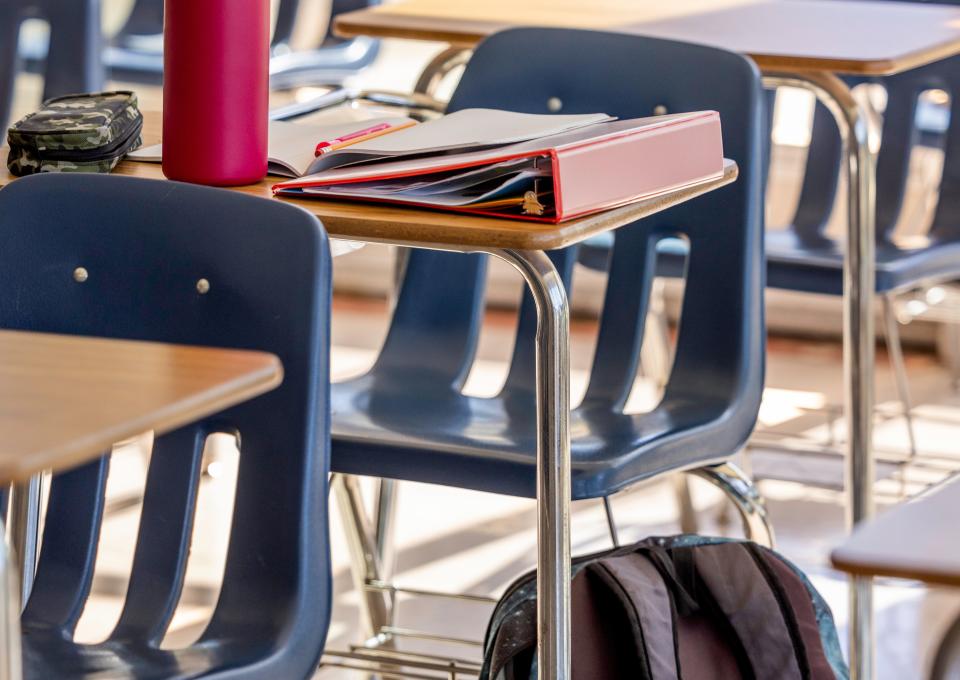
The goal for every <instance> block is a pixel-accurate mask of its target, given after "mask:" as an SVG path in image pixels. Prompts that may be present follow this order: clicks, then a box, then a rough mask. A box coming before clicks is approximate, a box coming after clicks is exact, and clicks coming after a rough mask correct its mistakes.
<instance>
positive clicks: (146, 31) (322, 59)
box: [105, 0, 380, 89]
mask: <svg viewBox="0 0 960 680" xmlns="http://www.w3.org/2000/svg"><path fill="white" fill-rule="evenodd" d="M372 4H375V0H331V3H330V17H329V20H328V22H327V27H326V30H325V32H324V34H323V36H322V37H321V39H320V42H319V43H318V45H317V46H316V47H315V48H313V49H309V50H295V49H294V48H293V46H292V40H293V36H294V31H295V29H296V28H297V25H298V22H300V21H302V19H301V18H300V13H301V11H302V10H301V5H300V0H279V2H278V3H277V7H276V11H277V14H276V21H275V24H274V32H273V37H272V40H271V48H270V49H271V61H270V73H271V85H272V87H274V88H275V89H292V88H295V87H303V86H306V85H341V84H342V83H343V81H344V79H346V78H348V77H350V76H353V75H356V74H357V72H358V71H360V70H361V69H363V68H365V67H366V66H369V65H370V64H371V63H372V62H373V60H374V59H375V58H376V56H377V53H378V51H379V48H380V43H379V41H377V40H373V39H371V38H365V37H360V38H353V39H350V40H343V39H341V38H338V37H336V36H335V35H333V30H332V29H333V21H334V19H335V18H336V17H337V15H339V14H341V13H343V12H350V11H353V10H356V9H362V8H364V7H368V6H370V5H372ZM162 33H163V0H136V3H135V4H134V7H133V9H132V11H131V13H130V16H129V17H128V19H127V22H126V23H125V24H124V26H123V27H122V28H121V29H120V31H119V32H118V33H117V35H115V36H114V37H113V39H112V40H111V41H110V45H109V47H108V48H107V50H106V52H105V61H106V64H107V66H108V68H109V71H110V74H111V77H112V78H113V79H116V80H122V81H131V82H141V83H151V84H159V83H161V82H162V81H163V39H162Z"/></svg>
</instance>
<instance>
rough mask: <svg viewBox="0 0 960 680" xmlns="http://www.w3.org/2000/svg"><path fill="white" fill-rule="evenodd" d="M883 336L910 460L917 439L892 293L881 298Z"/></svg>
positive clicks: (915, 454)
mask: <svg viewBox="0 0 960 680" xmlns="http://www.w3.org/2000/svg"><path fill="white" fill-rule="evenodd" d="M882 300H883V322H884V335H885V336H886V340H887V353H888V354H889V355H890V367H891V368H892V369H893V377H894V379H895V381H896V383H897V394H898V395H899V396H900V403H901V405H902V407H903V418H904V420H905V421H906V423H907V437H908V439H909V442H910V458H911V459H914V458H916V457H917V439H916V433H915V430H914V427H913V404H912V401H911V399H910V384H909V382H908V379H907V366H906V363H905V362H904V360H903V344H902V343H901V342H900V327H899V325H898V322H897V315H896V314H895V313H894V297H893V294H892V293H887V294H886V295H883V296H882Z"/></svg>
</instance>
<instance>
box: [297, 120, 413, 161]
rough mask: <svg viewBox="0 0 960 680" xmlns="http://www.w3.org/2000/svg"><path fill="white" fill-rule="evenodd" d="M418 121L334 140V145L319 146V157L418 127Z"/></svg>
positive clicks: (323, 144) (374, 129) (377, 128)
mask: <svg viewBox="0 0 960 680" xmlns="http://www.w3.org/2000/svg"><path fill="white" fill-rule="evenodd" d="M416 124H417V123H416V121H414V120H411V121H409V122H407V123H401V124H399V125H390V126H387V127H380V126H377V127H376V128H373V129H372V130H371V131H370V132H368V133H366V134H361V135H350V136H349V138H341V139H340V140H334V142H332V143H323V142H321V143H320V144H318V145H317V151H316V155H317V156H322V155H323V154H325V153H330V152H331V151H336V150H337V149H342V148H344V147H347V146H353V145H354V144H359V143H360V142H365V141H367V140H369V139H374V138H376V137H381V136H383V135H388V134H390V133H391V132H397V131H398V130H404V129H406V128H408V127H411V126H413V125H416Z"/></svg>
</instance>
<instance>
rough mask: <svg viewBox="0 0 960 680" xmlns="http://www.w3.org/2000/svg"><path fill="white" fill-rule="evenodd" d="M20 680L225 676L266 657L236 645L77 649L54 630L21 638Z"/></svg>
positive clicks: (112, 645) (109, 644)
mask: <svg viewBox="0 0 960 680" xmlns="http://www.w3.org/2000/svg"><path fill="white" fill-rule="evenodd" d="M22 644H23V666H24V667H23V680H50V678H57V679H58V680H81V679H83V680H88V679H91V680H92V679H93V678H111V680H120V679H124V680H127V679H129V680H173V679H174V678H177V679H178V680H179V679H183V680H185V679H186V678H205V677H224V676H221V675H220V673H222V672H226V671H228V669H235V668H250V667H254V666H256V665H257V664H258V663H260V662H266V661H268V660H269V658H270V650H269V649H267V648H264V646H263V645H257V644H255V641H253V640H251V641H249V644H243V643H240V642H239V641H238V642H237V643H235V644H233V643H231V644H229V645H226V644H224V643H222V642H218V643H217V644H210V645H194V646H192V647H189V648H186V649H179V650H161V649H156V648H154V647H149V646H145V645H142V644H126V643H121V642H115V641H107V642H103V643H99V644H93V645H81V644H76V643H73V642H71V641H70V640H67V639H64V637H62V636H61V635H59V634H57V633H56V632H54V631H49V632H47V631H39V632H30V633H27V634H25V635H24V636H23V639H22Z"/></svg>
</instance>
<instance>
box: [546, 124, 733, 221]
mask: <svg viewBox="0 0 960 680" xmlns="http://www.w3.org/2000/svg"><path fill="white" fill-rule="evenodd" d="M553 172H554V191H555V201H556V209H557V216H556V220H557V221H561V220H567V219H571V218H573V217H578V216H580V215H585V214H587V213H591V212H597V211H599V210H605V209H608V208H614V207H617V206H620V205H624V204H626V203H630V202H631V201H636V200H638V199H641V198H647V197H650V196H654V195H656V194H659V193H664V192H667V191H672V190H675V189H678V188H680V187H683V186H686V185H690V184H694V183H697V182H701V181H704V180H708V179H712V178H716V177H720V176H722V175H723V142H722V138H721V134H720V116H719V114H717V113H716V112H715V111H708V112H704V114H703V116H700V117H697V118H695V119H684V120H681V121H677V122H676V123H673V124H668V125H664V126H662V127H660V128H657V129H654V130H646V131H644V132H643V134H629V133H628V134H625V135H623V136H618V137H614V138H609V139H604V140H600V141H598V142H587V143H584V144H581V145H578V146H575V147H568V148H559V149H557V150H556V152H555V160H554V164H553Z"/></svg>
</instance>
